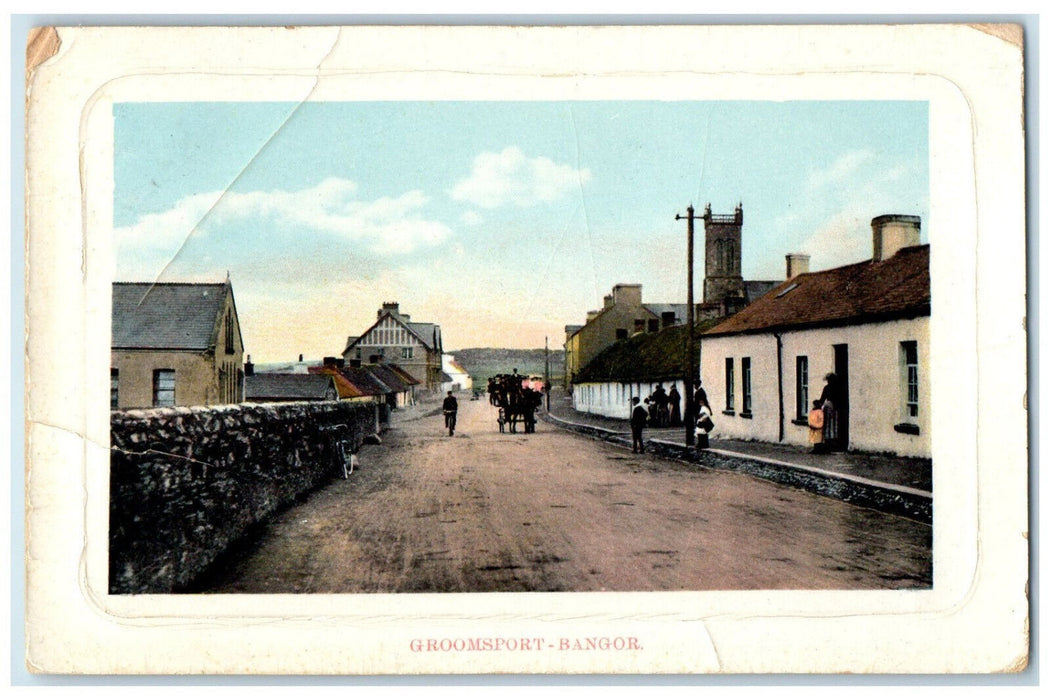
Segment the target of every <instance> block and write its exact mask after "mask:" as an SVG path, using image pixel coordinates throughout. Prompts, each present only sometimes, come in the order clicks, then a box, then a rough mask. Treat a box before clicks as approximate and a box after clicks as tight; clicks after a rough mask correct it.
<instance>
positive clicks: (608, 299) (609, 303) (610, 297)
mask: <svg viewBox="0 0 1050 700" xmlns="http://www.w3.org/2000/svg"><path fill="white" fill-rule="evenodd" d="M612 305H613V295H612V294H606V295H605V307H604V308H606V309H608V308H610V307H612Z"/></svg>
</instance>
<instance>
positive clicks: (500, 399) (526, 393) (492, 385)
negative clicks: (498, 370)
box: [488, 371, 543, 433]
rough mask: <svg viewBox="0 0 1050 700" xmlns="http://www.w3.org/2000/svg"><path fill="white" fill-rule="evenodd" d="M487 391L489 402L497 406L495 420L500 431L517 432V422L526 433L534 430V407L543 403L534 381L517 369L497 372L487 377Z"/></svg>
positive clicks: (541, 395)
mask: <svg viewBox="0 0 1050 700" xmlns="http://www.w3.org/2000/svg"><path fill="white" fill-rule="evenodd" d="M541 385H542V384H541ZM488 391H489V403H491V404H492V405H493V406H498V407H499V417H498V418H497V419H496V421H497V424H498V425H499V431H500V432H501V433H503V432H507V431H508V430H509V431H510V432H512V433H516V432H518V423H522V424H523V425H524V430H525V432H526V433H534V432H536V409H537V408H539V407H540V405H541V404H542V403H543V394H542V392H540V391H538V390H537V389H536V388H535V382H533V381H531V380H529V379H528V378H527V377H523V376H521V375H520V374H518V373H517V371H515V372H514V373H513V374H497V375H496V376H495V377H490V378H489V384H488Z"/></svg>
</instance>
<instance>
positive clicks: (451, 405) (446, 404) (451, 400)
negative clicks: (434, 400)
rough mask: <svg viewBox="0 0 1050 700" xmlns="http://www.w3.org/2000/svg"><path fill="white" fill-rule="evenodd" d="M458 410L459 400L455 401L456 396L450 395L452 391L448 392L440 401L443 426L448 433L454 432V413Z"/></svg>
mask: <svg viewBox="0 0 1050 700" xmlns="http://www.w3.org/2000/svg"><path fill="white" fill-rule="evenodd" d="M458 411H459V402H458V401H456V397H455V396H453V395H452V392H451V391H450V392H448V396H446V397H445V400H444V401H442V402H441V412H442V413H444V414H445V427H446V428H448V434H449V435H450V436H451V435H455V434H456V413H457V412H458Z"/></svg>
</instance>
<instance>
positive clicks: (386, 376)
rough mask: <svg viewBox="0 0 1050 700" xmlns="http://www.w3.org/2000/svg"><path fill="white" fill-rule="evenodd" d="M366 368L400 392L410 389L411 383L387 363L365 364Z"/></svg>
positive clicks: (391, 388)
mask: <svg viewBox="0 0 1050 700" xmlns="http://www.w3.org/2000/svg"><path fill="white" fill-rule="evenodd" d="M364 369H366V370H368V371H369V372H371V373H372V374H373V375H374V376H375V377H376V378H377V379H379V381H381V382H382V383H383V384H385V385H386V386H387V387H389V388H390V390H391V391H395V392H398V393H401V392H405V391H408V390H409V389H410V388H411V385H410V384H409V383H408V382H406V381H405V380H404V379H403V378H402V377H401V375H399V374H398V373H397V372H395V371H394V370H392V369H391V368H390V367H387V366H386V365H365V366H364Z"/></svg>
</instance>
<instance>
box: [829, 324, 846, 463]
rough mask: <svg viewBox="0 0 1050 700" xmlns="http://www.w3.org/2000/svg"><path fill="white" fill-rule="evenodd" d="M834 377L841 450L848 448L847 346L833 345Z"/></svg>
mask: <svg viewBox="0 0 1050 700" xmlns="http://www.w3.org/2000/svg"><path fill="white" fill-rule="evenodd" d="M833 347H834V348H835V378H836V379H837V380H838V382H837V384H838V386H837V389H836V393H837V394H838V400H837V401H835V404H836V406H837V408H838V421H839V442H840V445H841V448H842V449H843V450H848V449H849V346H848V345H846V344H842V345H835V346H833Z"/></svg>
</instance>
